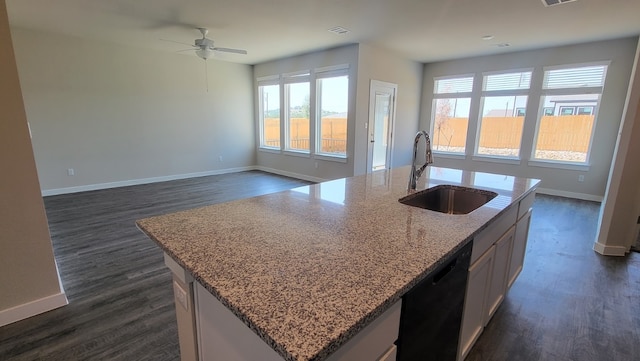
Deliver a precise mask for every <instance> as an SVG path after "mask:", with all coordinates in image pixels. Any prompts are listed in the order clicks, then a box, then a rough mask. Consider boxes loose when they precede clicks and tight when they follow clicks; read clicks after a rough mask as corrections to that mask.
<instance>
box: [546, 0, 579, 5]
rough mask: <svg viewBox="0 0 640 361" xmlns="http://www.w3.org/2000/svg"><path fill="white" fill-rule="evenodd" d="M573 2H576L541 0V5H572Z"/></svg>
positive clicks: (572, 0) (571, 0)
mask: <svg viewBox="0 0 640 361" xmlns="http://www.w3.org/2000/svg"><path fill="white" fill-rule="evenodd" d="M574 1H577V0H542V3H543V4H544V6H554V5H560V4H566V3H572V2H574Z"/></svg>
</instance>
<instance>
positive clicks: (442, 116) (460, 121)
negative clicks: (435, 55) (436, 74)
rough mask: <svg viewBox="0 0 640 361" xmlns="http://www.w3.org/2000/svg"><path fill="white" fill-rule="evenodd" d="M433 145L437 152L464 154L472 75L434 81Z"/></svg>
mask: <svg viewBox="0 0 640 361" xmlns="http://www.w3.org/2000/svg"><path fill="white" fill-rule="evenodd" d="M433 88H434V90H433V91H434V99H433V113H432V115H431V124H432V127H433V128H432V129H431V145H432V148H433V150H434V151H438V152H447V153H460V154H464V153H465V145H466V142H467V128H468V127H469V111H470V107H471V91H472V88H473V77H472V76H468V77H457V78H441V79H435V81H434V87H433Z"/></svg>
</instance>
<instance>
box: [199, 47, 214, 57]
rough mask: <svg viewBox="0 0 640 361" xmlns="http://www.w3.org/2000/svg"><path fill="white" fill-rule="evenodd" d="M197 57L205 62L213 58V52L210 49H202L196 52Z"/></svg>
mask: <svg viewBox="0 0 640 361" xmlns="http://www.w3.org/2000/svg"><path fill="white" fill-rule="evenodd" d="M196 55H197V56H199V57H200V58H202V59H204V60H207V59H209V58H211V57H213V50H212V49H210V48H200V49H198V50H196Z"/></svg>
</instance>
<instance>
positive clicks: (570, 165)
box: [528, 61, 611, 170]
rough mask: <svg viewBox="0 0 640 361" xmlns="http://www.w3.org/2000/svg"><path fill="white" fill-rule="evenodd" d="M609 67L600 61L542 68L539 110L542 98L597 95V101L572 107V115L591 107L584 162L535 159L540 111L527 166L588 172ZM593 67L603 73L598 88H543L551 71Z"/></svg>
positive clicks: (607, 62)
mask: <svg viewBox="0 0 640 361" xmlns="http://www.w3.org/2000/svg"><path fill="white" fill-rule="evenodd" d="M610 65H611V62H610V61H602V62H589V63H577V64H563V65H554V66H546V67H543V68H542V71H543V74H542V79H543V82H542V84H541V85H540V94H539V96H540V109H542V108H543V106H544V102H543V101H542V99H543V98H545V97H548V96H554V95H555V96H563V95H564V96H568V95H597V100H596V101H595V102H596V104H595V105H574V106H572V107H573V115H576V114H577V112H578V109H579V108H581V107H591V108H592V111H591V114H587V115H592V116H593V124H592V126H591V134H590V138H589V145H588V148H587V153H586V156H585V161H584V162H578V161H567V160H557V159H543V158H536V156H535V155H536V150H537V144H538V137H539V132H540V125H541V122H542V117H543V116H544V114H543V112H542V110H540V111H538V114H537V115H536V124H535V133H534V137H533V143H532V144H531V154H530V156H529V159H530V160H529V162H528V165H530V166H538V167H548V168H560V169H570V170H589V169H590V167H591V151H592V149H593V138H594V135H595V130H596V126H597V124H598V113H599V110H600V105H601V102H602V95H603V93H604V89H605V86H606V81H607V72H608V71H609V67H610ZM593 66H603V67H604V71H603V74H602V85H600V86H583V87H579V86H578V87H567V88H557V87H551V88H545V80H546V79H547V74H548V72H549V71H553V70H563V69H578V68H584V67H593ZM562 107H563V106H558V115H560V108H562Z"/></svg>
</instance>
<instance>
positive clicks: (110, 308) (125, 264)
mask: <svg viewBox="0 0 640 361" xmlns="http://www.w3.org/2000/svg"><path fill="white" fill-rule="evenodd" d="M306 184H308V182H304V181H300V180H296V179H291V178H286V177H280V176H276V175H271V174H268V173H263V172H242V173H235V174H225V175H217V176H211V177H201V178H193V179H187V180H178V181H171V182H163V183H155V184H148V185H141V186H133V187H124V188H115V189H109V190H101V191H93V192H85V193H78V194H70V195H60V196H53V197H46V198H45V208H46V210H47V216H48V218H49V226H50V230H51V237H52V241H53V248H54V253H55V256H56V260H57V263H58V268H59V270H60V275H61V278H62V283H63V286H64V288H65V291H66V293H67V297H68V299H69V305H67V306H65V307H62V308H59V309H57V310H53V311H50V312H48V313H45V314H42V315H39V316H35V317H32V318H30V319H27V320H23V321H20V322H17V323H14V324H11V325H7V326H5V327H2V328H0V360H3V361H4V360H61V361H62V360H64V361H71V360H122V361H128V360H154V361H162V360H179V347H178V335H177V326H176V321H175V310H174V305H173V290H172V288H171V287H172V286H171V274H170V273H169V271H168V269H166V268H165V266H164V261H163V258H162V251H161V250H160V248H159V247H158V246H157V245H156V244H155V243H154V242H152V241H151V240H149V239H148V238H147V237H146V236H145V235H144V234H142V232H140V231H139V230H138V229H137V228H136V226H135V224H134V222H135V220H136V219H139V218H144V217H150V216H153V215H159V214H163V213H169V212H175V211H179V210H184V209H189V208H194V207H199V206H204V205H208V204H213V203H220V202H226V201H231V200H234V199H238V198H246V197H252V196H256V195H260V194H266V193H272V192H276V191H280V190H285V189H291V188H294V187H298V186H301V185H306Z"/></svg>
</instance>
